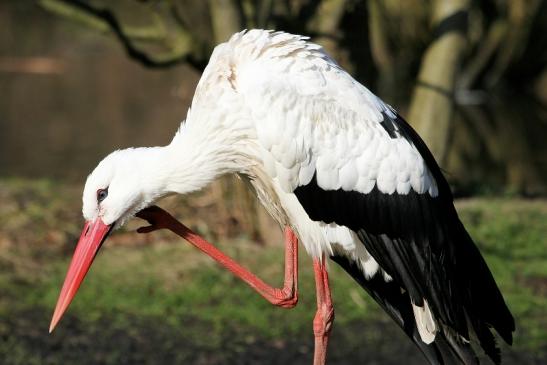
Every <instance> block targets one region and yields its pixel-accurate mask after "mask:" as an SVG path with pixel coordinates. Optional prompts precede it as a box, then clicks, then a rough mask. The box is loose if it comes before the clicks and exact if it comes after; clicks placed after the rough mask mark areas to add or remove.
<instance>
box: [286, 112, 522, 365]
mask: <svg viewBox="0 0 547 365" xmlns="http://www.w3.org/2000/svg"><path fill="white" fill-rule="evenodd" d="M384 118H389V117H388V116H387V115H385V114H384ZM387 125H388V126H389V129H390V131H391V133H389V137H391V138H394V136H396V138H405V139H407V140H408V141H409V142H410V143H411V144H413V145H414V146H415V147H416V148H417V150H418V151H419V153H420V154H421V155H422V158H423V159H424V161H425V163H426V165H427V167H428V168H429V170H430V172H431V174H432V176H433V178H434V179H435V181H436V183H437V187H438V191H439V194H438V196H437V197H431V196H430V195H429V194H428V193H425V194H419V193H416V192H415V191H413V190H411V191H410V192H409V193H408V194H406V195H403V194H397V193H393V194H384V193H382V192H381V191H379V190H378V189H377V188H376V187H375V188H374V189H373V190H372V191H371V192H369V193H367V194H363V193H360V192H358V191H345V190H342V189H339V190H323V189H321V188H320V187H319V186H318V184H317V181H316V178H315V176H314V178H313V179H312V181H311V182H310V183H309V184H307V185H305V186H299V187H298V188H297V189H296V190H295V191H294V193H295V195H296V196H297V198H298V200H299V201H300V203H301V204H302V206H303V207H304V209H305V210H306V212H307V213H308V215H309V217H310V218H311V219H312V220H315V221H323V222H325V223H331V222H334V223H336V224H338V225H343V226H346V227H348V228H350V229H352V230H353V231H354V232H356V233H357V235H358V237H359V239H360V240H361V241H362V242H363V244H364V245H365V247H366V249H367V251H368V252H369V253H370V254H371V255H372V256H373V257H374V259H375V260H376V261H377V262H378V264H379V265H380V266H381V267H382V269H384V270H385V271H386V272H387V273H388V274H389V275H390V276H392V278H393V280H394V283H396V285H397V286H400V287H403V288H405V289H406V291H407V293H408V298H407V299H406V301H407V302H410V301H411V302H412V303H414V304H416V305H418V306H421V305H423V300H424V299H426V300H427V301H428V303H429V306H430V309H431V310H432V312H433V315H434V316H435V318H436V319H437V320H439V321H440V322H441V323H443V324H444V325H447V326H448V327H450V328H452V329H453V330H454V331H455V332H456V333H457V334H459V335H460V336H462V337H464V338H469V329H468V320H469V322H470V323H471V325H472V328H473V330H474V332H475V333H476V335H477V337H478V339H479V343H480V344H481V346H482V347H483V349H484V350H485V352H486V353H487V354H488V355H489V356H490V357H491V358H492V360H493V361H494V362H496V363H499V361H500V360H499V349H498V348H497V346H496V344H495V341H494V337H493V335H492V334H491V332H490V327H494V328H495V329H496V330H497V331H498V333H499V334H500V335H501V336H502V338H503V339H504V340H505V341H506V342H508V343H511V342H512V332H513V331H514V329H515V325H514V320H513V317H512V315H511V313H510V312H509V310H508V308H507V306H506V304H505V302H504V300H503V297H502V295H501V293H500V292H499V289H498V287H497V285H496V283H495V281H494V279H493V277H492V274H491V273H490V270H489V269H488V267H487V265H486V263H485V262H484V260H483V258H482V257H481V255H480V253H479V251H478V249H477V248H476V246H475V245H474V243H473V241H472V240H471V238H470V237H469V235H468V233H467V232H466V230H465V228H464V227H463V225H462V223H461V222H460V220H459V218H458V215H457V213H456V210H455V208H454V205H453V198H452V193H451V191H450V187H449V185H448V183H447V181H446V179H445V178H444V176H443V175H442V172H441V170H440V168H439V167H438V165H437V163H436V162H435V159H434V158H433V156H432V154H431V152H430V151H429V150H428V149H427V147H426V145H425V143H424V142H423V141H422V140H421V138H420V137H419V136H418V134H417V133H416V132H415V131H414V130H413V129H412V128H411V127H410V126H409V125H408V124H407V123H406V122H405V121H404V120H403V119H402V118H400V117H397V118H395V119H390V123H388V124H387ZM333 259H334V260H335V261H336V262H338V263H340V261H341V259H340V258H336V257H333ZM345 265H346V266H347V264H345ZM342 266H343V267H344V265H342ZM345 268H346V267H345ZM346 270H348V269H347V268H346ZM350 273H351V272H350ZM352 275H353V273H352ZM353 276H354V277H355V275H353ZM356 280H357V281H359V282H360V283H361V281H360V280H358V278H356ZM361 285H363V287H365V289H367V285H368V286H369V288H368V289H367V290H369V292H371V291H373V292H374V293H375V294H374V295H373V297H374V298H375V299H376V300H377V301H378V302H379V303H380V304H381V305H382V306H384V308H385V307H386V306H388V307H389V308H397V309H398V310H399V312H401V313H402V312H404V311H406V310H407V308H403V307H402V304H401V303H402V301H403V299H402V298H397V300H395V299H393V298H392V299H391V300H388V301H390V303H389V305H388V304H386V303H382V300H384V301H385V300H386V299H385V298H384V299H382V298H381V296H382V295H387V293H388V292H387V291H386V290H388V289H385V288H384V289H379V287H380V284H378V283H376V282H375V283H374V289H370V286H371V285H373V284H371V283H368V284H367V283H365V284H363V283H361ZM384 285H385V286H387V285H391V284H384ZM382 290H384V292H382ZM389 290H391V289H389ZM405 305H406V306H409V308H411V307H410V303H406V304H405ZM388 312H390V311H389V310H388ZM405 313H406V312H405ZM390 314H391V313H390ZM413 318H414V317H413V316H412V319H413ZM394 319H395V318H394ZM413 320H414V319H413ZM396 322H397V320H396ZM400 325H401V324H400ZM405 325H407V324H404V323H403V325H401V326H402V327H404V326H405ZM405 331H406V330H405ZM413 333H414V332H413ZM407 334H409V336H410V337H411V338H414V337H413V336H412V335H411V334H410V333H409V332H407ZM414 335H415V333H414ZM437 337H439V340H443V341H445V344H448V345H449V347H450V348H451V349H452V350H453V351H456V352H457V351H460V350H461V344H460V347H458V348H457V349H454V348H453V346H451V344H454V343H456V342H457V343H460V342H461V341H460V340H459V339H454V338H450V339H447V338H446V337H445V336H444V335H443V336H437ZM435 341H437V338H436V340H435ZM420 348H421V349H422V351H424V349H423V348H422V347H421V346H420ZM461 351H463V352H464V353H467V350H461ZM424 353H425V352H424ZM460 357H461V356H460Z"/></svg>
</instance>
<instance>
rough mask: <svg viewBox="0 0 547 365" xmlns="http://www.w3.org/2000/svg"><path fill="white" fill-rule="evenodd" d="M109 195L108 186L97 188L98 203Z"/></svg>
mask: <svg viewBox="0 0 547 365" xmlns="http://www.w3.org/2000/svg"><path fill="white" fill-rule="evenodd" d="M107 196H108V188H106V189H99V190H97V203H100V202H102V201H103V200H105V199H106V197H107Z"/></svg>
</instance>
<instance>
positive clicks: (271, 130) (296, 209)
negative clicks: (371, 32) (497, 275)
mask: <svg viewBox="0 0 547 365" xmlns="http://www.w3.org/2000/svg"><path fill="white" fill-rule="evenodd" d="M138 151H139V150H134V151H132V152H134V153H139V154H143V155H147V156H149V157H146V158H142V157H141V158H140V161H143V160H145V161H148V162H145V163H144V164H143V166H147V170H146V174H140V177H138V178H135V181H137V182H138V183H139V184H140V185H141V186H142V187H143V188H142V193H141V194H140V200H138V204H136V203H135V206H131V205H130V203H128V204H129V205H130V207H131V209H129V210H128V214H127V215H126V218H127V217H129V216H131V215H132V214H134V213H135V212H137V211H138V210H140V209H142V208H143V207H144V206H146V205H149V204H150V203H151V202H152V201H154V200H156V199H158V198H159V197H161V196H163V195H166V194H169V193H181V194H184V193H188V192H191V191H195V190H198V189H200V188H202V187H204V186H205V185H207V184H208V183H209V182H211V181H212V180H214V179H215V178H217V177H218V176H219V175H222V174H227V173H237V174H239V175H240V176H242V177H244V178H245V179H246V180H248V181H249V182H250V184H251V185H252V186H253V188H254V190H255V191H256V193H257V196H258V198H259V199H260V201H261V202H262V204H263V205H264V206H265V208H266V209H267V210H268V212H269V213H270V214H271V215H272V216H273V217H274V218H275V219H276V220H277V221H278V222H279V223H280V224H281V225H289V226H291V227H292V228H293V229H294V231H295V232H296V233H297V234H298V236H299V238H300V241H301V242H302V243H303V245H304V247H305V248H306V250H307V252H308V253H309V254H310V255H312V256H314V257H321V255H322V254H323V253H325V254H326V255H327V256H329V257H331V258H332V259H333V260H334V261H335V262H337V263H338V264H340V265H341V266H342V267H343V268H344V269H345V270H346V271H347V272H348V273H349V274H351V275H352V276H353V277H354V278H355V280H356V281H357V282H359V283H360V284H361V285H362V286H363V288H364V289H366V290H367V291H368V292H369V294H370V295H371V296H372V297H373V298H374V299H375V300H376V301H377V302H378V303H379V304H380V305H381V306H382V307H383V308H384V309H385V310H386V311H387V312H388V313H389V314H390V316H391V317H392V318H393V319H394V321H395V322H396V323H397V324H398V325H399V326H401V328H403V330H404V331H405V332H406V333H407V334H408V335H409V337H410V338H411V339H412V340H413V341H414V342H415V343H416V344H417V345H418V347H419V348H420V349H421V350H422V352H423V353H424V354H425V356H426V357H427V358H428V360H429V361H430V362H431V363H451V362H463V363H474V362H476V357H475V354H474V352H473V350H472V348H471V346H470V345H469V341H470V339H471V335H472V334H475V335H476V337H477V338H478V341H479V343H480V345H481V346H482V348H483V349H484V350H485V352H486V353H487V354H488V355H489V356H490V357H491V358H492V359H493V360H494V362H497V363H498V362H499V361H500V355H499V350H498V348H497V346H496V344H495V340H494V337H493V335H492V333H491V332H490V329H491V328H492V327H493V328H495V329H496V330H497V331H498V333H499V334H500V335H501V336H502V337H503V339H504V340H505V341H507V342H509V343H510V342H511V341H512V331H513V330H514V321H513V318H512V316H511V313H510V312H509V310H508V309H507V307H506V305H505V303H504V300H503V297H502V296H501V294H500V292H499V290H498V288H497V286H496V284H495V282H494V279H493V278H492V275H491V273H490V271H489V269H488V267H487V266H486V263H485V262H484V260H483V259H482V257H481V255H480V253H479V251H478V250H477V248H476V247H475V245H474V243H473V242H472V240H471V238H470V237H469V235H468V234H467V232H466V231H465V228H464V227H463V225H462V224H461V223H460V221H459V219H458V216H457V213H456V211H455V209H454V206H453V203H452V195H451V192H450V188H449V186H448V184H447V182H446V180H445V179H444V177H443V175H442V173H441V171H440V169H439V167H438V166H437V164H436V162H435V160H434V159H433V157H432V155H431V153H430V152H429V151H428V149H427V147H426V146H425V144H424V143H423V141H422V140H421V139H420V137H419V136H418V135H417V134H416V133H415V132H414V131H413V130H412V128H411V127H410V126H409V125H408V124H407V123H406V122H405V121H404V120H403V119H402V118H401V117H400V116H399V115H398V114H397V113H396V111H395V110H394V109H393V108H392V107H390V106H389V105H387V104H385V103H383V102H382V101H381V100H380V99H379V98H378V97H376V96H375V95H374V94H372V93H371V92H370V91H369V90H368V89H367V88H365V87H364V86H363V85H361V84H360V83H358V82H357V81H355V80H354V79H353V78H352V77H351V76H350V75H349V74H348V73H346V72H345V71H344V70H343V69H341V68H340V66H339V65H337V64H336V62H335V61H333V60H332V59H331V58H330V57H329V56H328V55H326V54H325V53H324V52H323V50H322V49H321V48H320V47H319V46H318V45H316V44H313V43H309V42H307V41H306V38H305V37H301V36H297V35H292V34H287V33H282V32H270V31H262V30H251V31H248V32H241V33H237V34H235V35H234V36H233V37H232V38H231V39H230V40H229V41H228V42H227V43H224V44H221V45H219V46H217V47H216V48H215V50H214V52H213V54H212V56H211V60H210V62H209V64H208V66H207V67H206V69H205V71H204V73H203V76H202V78H201V80H200V82H199V84H198V86H197V89H196V93H195V96H194V99H193V102H192V106H191V109H190V110H189V112H188V115H187V119H186V121H185V122H183V123H182V124H181V127H180V129H179V131H178V132H177V134H176V136H175V137H174V139H173V141H172V142H171V144H170V145H168V146H166V147H160V148H158V149H150V150H148V149H144V150H140V151H141V152H138ZM116 153H117V154H121V153H125V152H124V151H119V152H115V153H114V154H113V155H112V156H111V157H107V159H106V160H105V161H103V163H114V164H116V160H117V157H116ZM143 168H144V167H143ZM98 169H99V168H98ZM94 174H95V172H94ZM150 179H153V181H149V180H150ZM148 187H149V188H148ZM89 194H91V193H89ZM84 195H85V194H84ZM126 205H127V204H126ZM88 211H89V213H88V216H89V217H87V216H86V219H88V218H90V217H91V216H92V212H91V208H89V209H88ZM84 215H86V209H85V200H84ZM105 223H106V224H109V223H110V222H108V221H105Z"/></svg>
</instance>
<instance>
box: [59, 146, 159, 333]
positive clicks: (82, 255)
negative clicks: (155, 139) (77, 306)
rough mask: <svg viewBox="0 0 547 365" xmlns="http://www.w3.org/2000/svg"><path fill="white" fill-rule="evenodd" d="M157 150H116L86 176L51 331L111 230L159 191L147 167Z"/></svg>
mask: <svg viewBox="0 0 547 365" xmlns="http://www.w3.org/2000/svg"><path fill="white" fill-rule="evenodd" d="M158 153H159V150H158V149H155V148H136V149H133V148H132V149H126V150H120V151H115V152H113V153H111V154H110V155H108V156H107V157H106V158H104V159H103V160H102V161H101V162H100V163H99V165H98V166H97V167H96V168H95V170H93V172H92V173H91V174H90V175H89V176H88V178H87V181H86V184H85V188H84V193H83V197H82V201H83V208H82V212H83V216H84V219H85V225H84V228H83V230H82V233H81V235H80V240H79V242H78V245H77V246H76V251H75V252H74V256H73V258H72V262H71V263H70V266H69V269H68V272H67V275H66V278H65V282H64V284H63V288H62V289H61V294H60V295H59V299H58V301H57V306H56V307H55V312H54V314H53V318H52V320H51V325H50V332H51V331H52V330H53V328H54V327H55V326H56V324H57V323H58V322H59V320H60V319H61V317H62V315H63V313H64V312H65V311H66V309H67V308H68V306H69V304H70V302H71V301H72V298H73V297H74V295H75V294H76V291H77V290H78V288H79V287H80V284H81V282H82V280H83V279H84V277H85V275H86V273H87V271H88V270H89V267H90V266H91V263H92V262H93V259H94V258H95V255H96V254H97V252H98V250H99V248H100V247H101V245H102V244H103V243H104V241H105V240H106V238H107V237H108V235H109V234H110V232H111V231H112V230H113V229H115V228H119V227H121V226H122V225H123V224H124V223H125V222H126V221H127V220H128V219H130V218H132V217H133V216H134V215H135V214H136V213H137V212H138V211H140V210H141V209H144V208H146V207H147V206H149V205H151V204H152V203H153V202H154V200H156V199H157V198H159V197H160V196H161V195H162V192H161V184H159V181H158V178H157V176H156V177H154V175H157V174H151V173H150V172H151V171H149V170H150V169H149V168H147V167H149V166H153V165H157V160H158V159H157V157H158V156H157V154H158Z"/></svg>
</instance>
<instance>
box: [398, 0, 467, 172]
mask: <svg viewBox="0 0 547 365" xmlns="http://www.w3.org/2000/svg"><path fill="white" fill-rule="evenodd" d="M468 7H469V1H468V0H436V1H435V2H434V3H433V11H432V19H431V21H432V25H433V27H434V29H435V33H434V34H435V36H434V39H433V42H432V43H431V45H430V46H429V47H428V48H427V50H426V52H425V54H424V56H423V58H422V63H421V67H420V72H419V74H418V80H417V82H416V86H415V88H414V91H413V96H412V102H411V105H410V111H409V115H408V118H409V121H410V123H412V124H413V126H414V127H415V128H416V130H417V131H418V133H419V134H420V135H421V136H422V138H423V139H424V141H425V142H426V144H427V145H428V146H429V148H430V149H431V152H432V153H433V155H434V156H435V158H436V159H437V161H438V162H439V163H441V164H442V163H443V161H444V160H445V158H446V152H447V144H448V140H449V133H450V127H451V124H452V119H453V114H454V98H453V94H454V87H455V82H456V77H457V74H458V71H459V68H460V64H461V59H462V56H463V53H464V51H465V50H466V37H465V34H466V30H467V11H468Z"/></svg>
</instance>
